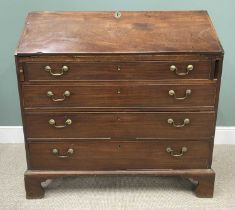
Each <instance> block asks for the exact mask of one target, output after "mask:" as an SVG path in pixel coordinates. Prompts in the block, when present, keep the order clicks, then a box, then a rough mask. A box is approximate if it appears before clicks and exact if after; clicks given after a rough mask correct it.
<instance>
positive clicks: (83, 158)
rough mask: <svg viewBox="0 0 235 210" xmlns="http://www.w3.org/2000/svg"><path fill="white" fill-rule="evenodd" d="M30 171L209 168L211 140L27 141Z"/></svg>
mask: <svg viewBox="0 0 235 210" xmlns="http://www.w3.org/2000/svg"><path fill="white" fill-rule="evenodd" d="M28 147H29V156H30V159H29V162H30V168H31V169H32V170H134V169H141V170H144V169H146V170H147V169H197V168H201V169H202V168H208V167H209V164H210V161H209V160H210V158H211V151H210V148H211V142H210V141H181V140H178V141H170V140H165V141H144V142H143V141H116V142H113V141H110V142H107V141H99V142H96V141H89V142H87V141H81V142H76V143H74V142H67V141H66V142H62V143H29V144H28Z"/></svg>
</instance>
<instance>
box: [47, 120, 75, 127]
mask: <svg viewBox="0 0 235 210" xmlns="http://www.w3.org/2000/svg"><path fill="white" fill-rule="evenodd" d="M48 123H49V124H50V125H53V126H54V127H55V128H65V127H66V126H67V125H71V124H72V120H71V119H67V120H66V121H65V124H64V125H56V121H55V120H54V119H50V120H49V121H48Z"/></svg>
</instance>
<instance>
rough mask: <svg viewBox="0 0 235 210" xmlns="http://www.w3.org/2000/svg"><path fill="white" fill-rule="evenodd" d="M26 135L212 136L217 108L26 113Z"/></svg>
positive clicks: (134, 137)
mask: <svg viewBox="0 0 235 210" xmlns="http://www.w3.org/2000/svg"><path fill="white" fill-rule="evenodd" d="M24 121H25V130H26V136H27V138H29V139H31V140H33V139H37V138H39V139H44V138H57V139H59V140H60V139H61V138H75V139H76V138H88V139H89V138H101V139H102V138H104V139H106V138H108V139H115V138H132V139H148V138H153V139H155V138H156V139H157V138H182V139H190V138H198V139H199V138H211V137H212V136H213V135H214V126H215V113H214V112H83V113H82V112H80V113H29V114H25V118H24Z"/></svg>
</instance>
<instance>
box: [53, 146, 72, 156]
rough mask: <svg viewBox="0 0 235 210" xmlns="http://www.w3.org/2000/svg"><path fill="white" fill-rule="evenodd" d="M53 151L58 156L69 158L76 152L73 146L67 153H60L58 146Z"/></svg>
mask: <svg viewBox="0 0 235 210" xmlns="http://www.w3.org/2000/svg"><path fill="white" fill-rule="evenodd" d="M51 152H52V154H53V155H55V156H56V157H58V158H69V157H70V156H71V155H72V154H73V153H74V150H73V149H72V148H69V149H68V151H67V155H59V150H58V149H56V148H54V149H52V150H51Z"/></svg>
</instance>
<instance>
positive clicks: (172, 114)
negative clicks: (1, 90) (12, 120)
mask: <svg viewBox="0 0 235 210" xmlns="http://www.w3.org/2000/svg"><path fill="white" fill-rule="evenodd" d="M222 62H223V49H222V47H221V45H220V42H219V40H218V38H217V35H216V33H215V30H214V28H213V26H212V23H211V21H210V18H209V17H208V14H207V12H206V11H185V12H183V11H177V12H170V11H169V12H116V13H115V12H32V13H30V14H29V15H28V17H27V20H26V24H25V28H24V31H23V33H22V36H21V39H20V42H19V45H18V48H17V50H16V68H17V76H18V84H19V93H20V101H21V111H22V121H23V127H24V135H25V148H26V156H27V165H28V168H27V171H26V172H25V189H26V196H27V198H41V197H43V195H44V189H43V188H42V187H41V182H43V181H45V180H46V179H54V178H57V177H61V176H78V175H149V176H181V177H184V178H187V179H190V180H194V181H195V182H194V183H196V188H195V191H196V195H197V196H199V197H212V196H213V188H214V179H215V173H214V171H213V170H212V169H211V163H212V152H213V142H214V133H215V123H216V115H217V106H218V97H219V89H220V79H221V72H222Z"/></svg>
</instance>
